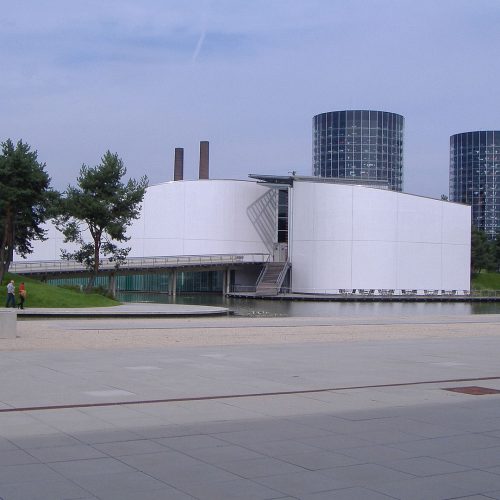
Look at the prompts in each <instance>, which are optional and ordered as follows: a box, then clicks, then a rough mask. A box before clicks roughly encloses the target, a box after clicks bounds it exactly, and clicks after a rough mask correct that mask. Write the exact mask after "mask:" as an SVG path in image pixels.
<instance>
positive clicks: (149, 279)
mask: <svg viewBox="0 0 500 500" xmlns="http://www.w3.org/2000/svg"><path fill="white" fill-rule="evenodd" d="M171 276H172V275H171V274H170V273H154V274H153V273H152V274H131V275H126V276H117V277H116V290H117V291H123V292H128V291H135V292H139V291H140V292H159V293H162V292H164V293H167V292H168V290H169V280H170V279H172V278H171ZM223 279H224V278H223V272H222V271H197V272H191V271H190V272H182V271H180V272H177V283H176V285H177V286H176V288H177V293H196V292H222V286H223ZM87 282H88V278H83V277H75V278H64V279H51V280H47V283H49V284H51V285H57V286H61V285H62V286H74V287H76V288H77V289H82V290H83V289H84V288H85V286H86V285H87ZM94 286H95V287H100V288H103V289H107V288H108V286H109V277H108V276H98V277H97V278H96V281H95V284H94Z"/></svg>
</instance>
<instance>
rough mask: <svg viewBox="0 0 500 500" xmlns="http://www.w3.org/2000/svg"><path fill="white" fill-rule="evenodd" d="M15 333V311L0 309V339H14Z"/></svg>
mask: <svg viewBox="0 0 500 500" xmlns="http://www.w3.org/2000/svg"><path fill="white" fill-rule="evenodd" d="M16 334H17V311H16V310H15V309H0V339H15V338H16Z"/></svg>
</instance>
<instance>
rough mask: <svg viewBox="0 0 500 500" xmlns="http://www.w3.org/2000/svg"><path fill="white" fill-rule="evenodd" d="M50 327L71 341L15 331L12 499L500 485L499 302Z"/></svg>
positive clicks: (288, 494)
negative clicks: (39, 339) (39, 343)
mask: <svg viewBox="0 0 500 500" xmlns="http://www.w3.org/2000/svg"><path fill="white" fill-rule="evenodd" d="M37 325H38V329H39V330H40V331H41V332H42V333H43V332H44V333H43V335H46V341H47V342H49V343H50V342H51V341H53V339H56V338H59V337H64V338H66V339H67V340H66V344H61V347H59V348H51V349H45V350H44V349H33V345H32V346H31V347H29V346H28V345H26V347H25V348H22V349H21V348H20V347H19V346H18V347H17V348H16V347H14V349H15V350H12V348H9V345H11V344H9V342H11V341H10V340H5V341H4V340H0V349H3V351H2V352H0V377H1V380H2V384H0V497H2V498H3V499H4V500H28V499H37V500H44V499H46V500H62V499H74V500H76V499H82V500H83V499H85V500H91V499H92V500H96V499H98V500H108V499H109V500H117V499H119V500H129V499H133V500H136V499H137V498H140V499H142V500H159V499H162V500H163V499H171V500H193V499H198V500H222V499H224V500H225V499H230V500H233V499H234V500H238V499H247V500H251V499H255V500H264V499H268V500H269V499H280V500H285V499H287V500H290V499H302V500H324V499H328V500H336V499H342V500H346V499H355V500H363V499H373V500H382V499H385V500H387V499H395V498H396V499H416V500H422V499H425V500H432V499H451V498H462V499H464V498H478V499H479V498H490V499H491V498H500V394H499V393H500V369H499V364H498V355H497V353H498V352H500V315H488V316H486V315H485V316H467V317H460V316H456V317H448V318H444V317H443V318H436V317H434V318H430V317H428V318H425V317H420V318H418V322H413V321H412V318H408V317H406V318H405V317H400V318H380V317H378V318H372V319H370V318H362V319H361V318H339V319H334V318H276V319H272V320H271V319H262V320H261V321H259V320H257V319H255V320H254V319H249V318H236V317H227V318H206V319H203V320H202V319H201V318H200V319H196V318H194V319H186V320H181V319H175V318H172V319H167V318H165V319H154V320H146V319H133V320H127V319H116V320H112V319H106V318H104V319H95V320H93V321H90V320H78V319H76V320H54V321H48V320H40V321H37V322H28V321H22V322H20V323H19V325H18V327H19V329H20V333H21V335H22V336H24V337H25V338H26V339H30V335H32V334H33V331H32V330H31V329H32V328H34V327H36V326H37ZM49 326H50V327H51V328H50V329H48V327H49ZM148 327H149V330H148V329H147V328H148ZM92 329H94V330H92ZM92 332H94V333H96V334H97V337H95V339H96V343H95V344H92V343H89V344H85V345H83V344H82V345H76V346H75V345H72V344H71V340H72V338H75V337H76V338H83V337H84V336H86V335H91V334H92ZM143 334H144V335H146V336H147V335H151V336H150V340H151V341H153V340H154V339H156V342H153V343H152V344H151V345H149V347H148V348H146V347H144V346H141V344H140V343H139V344H135V345H134V344H130V343H131V342H133V340H134V339H139V341H140V339H141V336H142V335H143ZM128 335H129V336H128ZM231 335H233V336H234V337H235V338H236V339H237V340H235V341H234V342H233V344H237V343H238V342H240V345H229V342H230V338H231ZM72 336H73V337H72ZM99 336H102V337H103V338H104V339H105V338H108V339H112V338H116V339H120V337H121V336H125V338H126V339H127V342H128V343H129V345H126V344H124V343H123V344H121V345H122V347H121V348H118V347H117V345H113V346H111V345H109V346H106V345H105V344H99V342H98V340H99V338H100V337H99ZM268 337H271V342H266V338H268ZM21 338H22V337H21ZM207 338H211V342H212V343H211V345H206V344H205V345H204V342H206V339H207ZM280 338H281V341H280ZM183 339H187V342H184V341H183ZM167 340H168V343H167ZM122 341H123V339H122ZM194 341H196V344H193V342H194ZM244 342H246V345H241V344H242V343H244ZM224 344H228V345H224ZM53 345H56V344H53ZM64 346H65V347H64ZM106 347H113V348H112V349H110V348H106ZM464 386H467V387H469V388H470V387H471V386H475V387H476V389H475V390H470V389H469V390H468V391H467V392H472V394H467V393H463V392H456V391H449V390H447V389H454V388H457V387H464ZM478 386H479V387H482V388H483V389H482V390H480V389H477V387H478ZM474 394H483V395H474Z"/></svg>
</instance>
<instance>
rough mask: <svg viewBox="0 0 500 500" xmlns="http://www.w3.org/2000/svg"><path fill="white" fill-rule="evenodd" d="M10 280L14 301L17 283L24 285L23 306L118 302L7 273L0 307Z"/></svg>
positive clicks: (68, 305) (79, 305) (83, 305)
mask: <svg viewBox="0 0 500 500" xmlns="http://www.w3.org/2000/svg"><path fill="white" fill-rule="evenodd" d="M10 280H14V281H15V286H16V302H18V299H19V294H18V290H19V284H20V283H21V282H24V285H25V287H26V302H25V303H24V307H26V308H30V307H109V306H117V305H118V304H119V302H117V301H116V300H112V299H109V298H108V297H104V296H103V295H99V294H96V293H81V292H79V291H74V290H68V289H66V288H62V287H58V286H54V285H48V284H47V283H42V282H41V281H37V280H34V279H32V278H26V277H24V276H19V275H16V274H11V273H7V274H6V275H5V276H4V279H3V282H2V293H1V294H0V299H1V300H2V301H3V303H2V302H0V307H4V306H5V302H6V300H7V290H6V286H7V283H8V282H9V281H10Z"/></svg>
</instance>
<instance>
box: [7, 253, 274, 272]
mask: <svg viewBox="0 0 500 500" xmlns="http://www.w3.org/2000/svg"><path fill="white" fill-rule="evenodd" d="M268 260H269V254H266V253H239V254H214V255H173V256H157V257H129V258H128V259H126V260H125V261H123V262H122V263H121V264H120V266H119V267H118V268H117V267H116V264H115V263H114V262H109V261H108V260H107V259H103V260H102V261H101V263H100V266H99V274H100V275H110V274H121V275H123V274H145V273H154V272H157V271H159V270H167V271H168V270H170V271H174V270H175V271H179V270H180V271H182V270H190V271H195V270H197V269H200V270H207V271H208V270H216V269H220V270H224V269H228V268H234V267H235V266H238V267H239V266H243V265H249V264H264V263H265V262H267V261H268ZM9 271H11V272H13V273H16V274H22V275H24V276H35V275H38V276H44V277H64V276H68V277H71V276H75V275H89V274H90V273H91V271H89V269H88V268H87V267H86V266H84V265H83V264H81V263H79V262H76V261H74V260H39V261H29V260H26V261H15V262H12V263H11V265H10V268H9Z"/></svg>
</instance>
